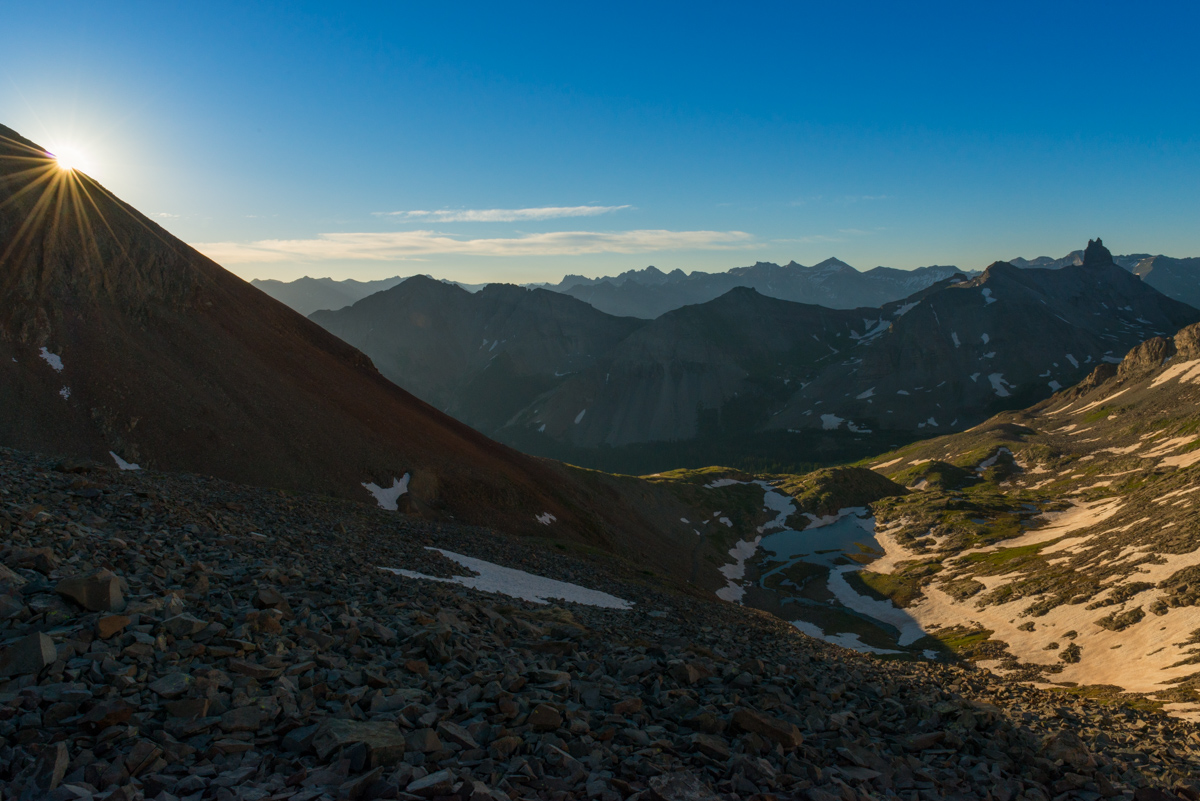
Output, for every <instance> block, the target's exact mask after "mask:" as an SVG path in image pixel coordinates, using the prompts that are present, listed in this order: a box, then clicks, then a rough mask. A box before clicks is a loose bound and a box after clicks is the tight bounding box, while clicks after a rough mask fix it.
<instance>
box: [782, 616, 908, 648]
mask: <svg viewBox="0 0 1200 801" xmlns="http://www.w3.org/2000/svg"><path fill="white" fill-rule="evenodd" d="M791 623H792V625H793V626H795V627H796V628H797V629H799V630H800V631H802V632H803V633H805V634H807V635H808V636H809V637H815V638H816V639H818V640H824V641H825V642H828V643H833V644H834V645H840V646H842V647H843V648H849V649H850V650H852V651H858V652H859V653H864V654H898V653H901V652H900V651H891V650H888V649H887V648H876V647H875V646H873V645H867V644H866V643H865V642H863V641H862V639H860V638H859V636H858V635H857V634H855V633H854V632H850V631H847V632H844V633H841V634H826V633H825V632H824V631H822V630H821V627H820V626H818V625H816V624H815V623H809V622H808V621H806V620H793V621H791Z"/></svg>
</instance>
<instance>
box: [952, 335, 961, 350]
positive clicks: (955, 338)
mask: <svg viewBox="0 0 1200 801" xmlns="http://www.w3.org/2000/svg"><path fill="white" fill-rule="evenodd" d="M950 338H951V339H953V340H954V347H956V348H960V347H962V343H961V342H959V341H958V334H957V333H955V332H954V331H951V332H950Z"/></svg>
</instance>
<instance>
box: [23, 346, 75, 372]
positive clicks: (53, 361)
mask: <svg viewBox="0 0 1200 801" xmlns="http://www.w3.org/2000/svg"><path fill="white" fill-rule="evenodd" d="M38 352H39V353H40V354H41V357H42V358H43V359H45V360H46V364H48V365H50V369H51V370H53V371H54V372H56V373H61V372H62V371H63V363H62V359H61V358H59V356H58V355H57V354H55V353H51V352H50V351H49V350H47V349H46V348H42V349H41V350H40V351H38ZM14 361H15V360H14Z"/></svg>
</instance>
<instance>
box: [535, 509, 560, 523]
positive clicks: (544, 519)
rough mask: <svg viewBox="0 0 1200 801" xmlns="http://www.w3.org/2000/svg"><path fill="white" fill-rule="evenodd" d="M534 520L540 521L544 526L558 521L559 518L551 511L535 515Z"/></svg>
mask: <svg viewBox="0 0 1200 801" xmlns="http://www.w3.org/2000/svg"><path fill="white" fill-rule="evenodd" d="M534 520H536V521H538V522H539V523H541V524H542V525H543V526H548V525H550V524H551V523H556V522H558V518H557V517H555V516H554V515H552V514H550V513H549V512H542V513H541V514H540V515H538V516H537V517H535V518H534Z"/></svg>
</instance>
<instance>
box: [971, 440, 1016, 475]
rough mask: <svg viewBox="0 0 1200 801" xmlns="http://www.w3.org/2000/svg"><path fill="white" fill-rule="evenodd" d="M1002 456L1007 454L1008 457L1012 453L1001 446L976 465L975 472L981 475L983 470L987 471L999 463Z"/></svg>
mask: <svg viewBox="0 0 1200 801" xmlns="http://www.w3.org/2000/svg"><path fill="white" fill-rule="evenodd" d="M1004 454H1008V455H1009V456H1012V451H1010V450H1009V449H1008V448H1005V447H1003V446H1001V447H1000V448H998V449H997V450H996V452H995V453H993V454H992V455H991V456H989V457H988V458H986V459H984V460H983V461H982V462H980V463H979V464H978V466H976V468H975V472H976V473H982V472H983V471H984V470H987V469H988V468H989V467H991V466H992V465H994V464H996V462H997V461H999V459H1000V457H1001V456H1002V455H1004Z"/></svg>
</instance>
